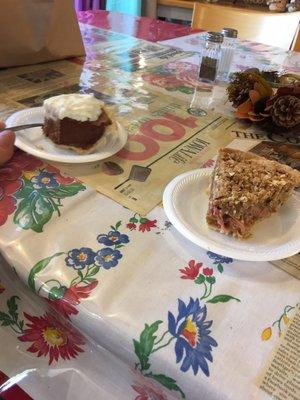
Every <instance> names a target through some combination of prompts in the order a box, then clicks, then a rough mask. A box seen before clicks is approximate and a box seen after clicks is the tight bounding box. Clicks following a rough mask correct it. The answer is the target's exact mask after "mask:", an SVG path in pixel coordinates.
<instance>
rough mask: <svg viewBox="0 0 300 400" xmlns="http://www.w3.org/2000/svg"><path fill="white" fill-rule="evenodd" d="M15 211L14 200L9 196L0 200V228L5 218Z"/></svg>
mask: <svg viewBox="0 0 300 400" xmlns="http://www.w3.org/2000/svg"><path fill="white" fill-rule="evenodd" d="M15 209H16V200H15V199H14V198H13V197H11V196H4V197H3V198H2V199H1V200H0V226H1V225H4V224H5V222H6V220H7V217H8V216H9V215H10V214H12V213H13V212H14V211H15Z"/></svg>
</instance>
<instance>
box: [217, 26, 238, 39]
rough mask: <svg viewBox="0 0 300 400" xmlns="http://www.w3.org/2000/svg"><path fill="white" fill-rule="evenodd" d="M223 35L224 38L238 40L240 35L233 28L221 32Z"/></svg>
mask: <svg viewBox="0 0 300 400" xmlns="http://www.w3.org/2000/svg"><path fill="white" fill-rule="evenodd" d="M221 33H222V35H223V36H225V37H229V38H237V35H238V31H237V30H236V29H233V28H223V29H222V30H221Z"/></svg>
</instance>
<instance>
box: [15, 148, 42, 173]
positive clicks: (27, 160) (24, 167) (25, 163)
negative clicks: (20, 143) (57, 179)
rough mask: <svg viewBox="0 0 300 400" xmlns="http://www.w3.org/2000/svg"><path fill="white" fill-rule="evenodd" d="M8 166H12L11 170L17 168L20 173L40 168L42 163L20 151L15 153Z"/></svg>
mask: <svg viewBox="0 0 300 400" xmlns="http://www.w3.org/2000/svg"><path fill="white" fill-rule="evenodd" d="M9 164H11V165H12V168H14V167H15V168H18V169H19V170H20V171H21V172H22V171H32V170H35V169H36V168H38V167H41V166H42V165H43V162H42V161H41V160H38V159H37V158H34V157H32V156H30V155H29V154H26V153H23V152H22V151H16V152H15V154H14V156H13V158H12V159H11V161H10V162H9Z"/></svg>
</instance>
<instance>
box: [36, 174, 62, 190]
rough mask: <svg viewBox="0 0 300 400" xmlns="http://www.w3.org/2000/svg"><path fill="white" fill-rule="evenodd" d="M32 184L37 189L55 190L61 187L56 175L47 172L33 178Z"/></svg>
mask: <svg viewBox="0 0 300 400" xmlns="http://www.w3.org/2000/svg"><path fill="white" fill-rule="evenodd" d="M31 182H32V184H33V187H34V188H35V189H43V188H44V189H53V188H56V187H58V186H59V183H58V182H57V180H56V179H55V176H54V174H52V173H51V172H46V171H41V172H40V173H39V174H38V175H36V176H33V177H32V178H31Z"/></svg>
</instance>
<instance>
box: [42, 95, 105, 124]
mask: <svg viewBox="0 0 300 400" xmlns="http://www.w3.org/2000/svg"><path fill="white" fill-rule="evenodd" d="M103 106H104V103H103V102H102V101H101V100H98V99H96V97H95V96H94V95H93V94H80V93H72V94H61V95H59V96H54V97H50V98H49V99H47V100H45V101H44V111H45V118H52V119H63V118H66V117H68V118H72V119H75V120H76V121H81V122H83V121H96V120H97V119H98V118H99V116H100V115H101V113H102V107H103Z"/></svg>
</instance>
